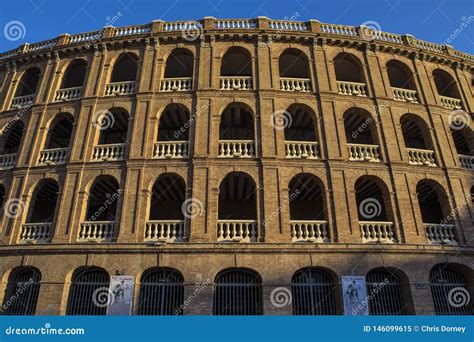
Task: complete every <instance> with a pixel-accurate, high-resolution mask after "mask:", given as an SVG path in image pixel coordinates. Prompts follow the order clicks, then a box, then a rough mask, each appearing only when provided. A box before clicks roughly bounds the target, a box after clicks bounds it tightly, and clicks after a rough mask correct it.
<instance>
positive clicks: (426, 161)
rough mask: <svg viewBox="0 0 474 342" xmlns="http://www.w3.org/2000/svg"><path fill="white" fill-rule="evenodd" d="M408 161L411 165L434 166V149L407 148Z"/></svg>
mask: <svg viewBox="0 0 474 342" xmlns="http://www.w3.org/2000/svg"><path fill="white" fill-rule="evenodd" d="M407 152H408V159H409V163H410V164H412V165H426V166H436V160H435V157H434V151H431V150H422V149H418V148H407Z"/></svg>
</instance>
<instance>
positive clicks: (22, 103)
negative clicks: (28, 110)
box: [10, 94, 36, 109]
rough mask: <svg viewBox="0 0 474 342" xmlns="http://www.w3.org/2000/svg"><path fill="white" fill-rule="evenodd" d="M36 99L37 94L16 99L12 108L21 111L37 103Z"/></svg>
mask: <svg viewBox="0 0 474 342" xmlns="http://www.w3.org/2000/svg"><path fill="white" fill-rule="evenodd" d="M35 97H36V94H31V95H25V96H17V97H14V98H13V100H12V105H11V106H10V108H12V109H19V108H24V107H29V106H32V105H33V104H34V103H35Z"/></svg>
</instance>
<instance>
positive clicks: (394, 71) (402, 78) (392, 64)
mask: <svg viewBox="0 0 474 342" xmlns="http://www.w3.org/2000/svg"><path fill="white" fill-rule="evenodd" d="M387 73H388V79H389V80H390V85H391V86H392V87H394V88H400V89H411V90H416V84H415V80H414V77H413V73H412V72H411V70H410V68H409V67H408V66H407V65H406V64H405V63H402V62H400V61H397V60H391V61H389V62H388V63H387Z"/></svg>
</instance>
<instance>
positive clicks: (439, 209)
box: [416, 179, 457, 244]
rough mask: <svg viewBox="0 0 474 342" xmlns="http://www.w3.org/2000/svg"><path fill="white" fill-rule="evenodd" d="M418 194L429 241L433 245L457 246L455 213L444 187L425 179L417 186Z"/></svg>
mask: <svg viewBox="0 0 474 342" xmlns="http://www.w3.org/2000/svg"><path fill="white" fill-rule="evenodd" d="M416 193H417V197H418V205H419V208H420V212H421V218H422V220H423V225H424V227H425V231H426V237H427V239H428V241H429V242H430V243H433V244H444V243H447V244H457V240H456V234H455V229H454V213H453V212H451V208H450V205H449V201H448V197H447V195H446V192H445V191H444V189H443V187H442V186H441V185H440V184H438V183H436V182H435V181H432V180H426V179H424V180H421V181H419V182H418V184H417V185H416Z"/></svg>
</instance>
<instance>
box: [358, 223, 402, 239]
mask: <svg viewBox="0 0 474 342" xmlns="http://www.w3.org/2000/svg"><path fill="white" fill-rule="evenodd" d="M359 226H360V231H361V235H362V242H363V243H367V242H379V243H395V242H397V238H396V234H395V226H394V224H393V222H372V221H365V222H363V221H359Z"/></svg>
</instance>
